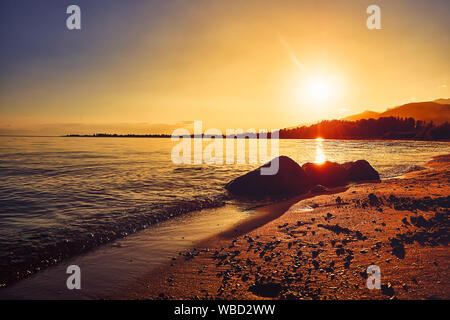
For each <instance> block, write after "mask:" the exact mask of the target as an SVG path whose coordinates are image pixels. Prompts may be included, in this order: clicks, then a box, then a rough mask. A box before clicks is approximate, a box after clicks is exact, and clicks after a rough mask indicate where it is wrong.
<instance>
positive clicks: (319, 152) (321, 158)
mask: <svg viewBox="0 0 450 320" xmlns="http://www.w3.org/2000/svg"><path fill="white" fill-rule="evenodd" d="M322 142H323V138H316V159H315V160H314V163H317V164H322V163H324V162H325V161H326V160H327V157H326V156H325V153H324V152H323V145H322Z"/></svg>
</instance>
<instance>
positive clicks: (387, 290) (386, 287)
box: [381, 282, 395, 297]
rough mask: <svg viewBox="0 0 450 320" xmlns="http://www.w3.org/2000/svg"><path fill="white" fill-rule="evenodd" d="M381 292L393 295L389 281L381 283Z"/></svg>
mask: <svg viewBox="0 0 450 320" xmlns="http://www.w3.org/2000/svg"><path fill="white" fill-rule="evenodd" d="M381 292H382V293H383V294H384V295H387V296H389V297H393V296H394V295H395V290H394V287H393V286H392V285H391V283H390V282H388V283H387V284H382V285H381Z"/></svg>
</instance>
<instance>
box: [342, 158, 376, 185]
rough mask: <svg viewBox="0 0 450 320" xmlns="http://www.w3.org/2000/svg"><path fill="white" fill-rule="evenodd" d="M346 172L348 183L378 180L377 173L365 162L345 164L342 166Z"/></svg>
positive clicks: (358, 161)
mask: <svg viewBox="0 0 450 320" xmlns="http://www.w3.org/2000/svg"><path fill="white" fill-rule="evenodd" d="M342 166H343V167H344V168H345V170H346V171H347V180H348V181H373V180H377V181H379V180H380V175H379V174H378V172H377V171H376V170H375V169H374V168H373V167H372V166H371V165H370V164H369V162H367V161H366V160H357V161H354V162H346V163H344V164H343V165H342Z"/></svg>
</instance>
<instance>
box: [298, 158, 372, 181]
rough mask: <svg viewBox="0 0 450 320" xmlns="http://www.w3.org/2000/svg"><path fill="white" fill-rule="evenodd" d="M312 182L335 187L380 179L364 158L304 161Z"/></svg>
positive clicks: (304, 166)
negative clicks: (343, 160) (346, 160)
mask: <svg viewBox="0 0 450 320" xmlns="http://www.w3.org/2000/svg"><path fill="white" fill-rule="evenodd" d="M302 168H303V170H305V172H306V174H307V175H308V177H309V178H310V180H311V182H312V183H313V184H321V185H323V186H326V187H329V188H330V187H337V186H343V185H346V184H348V183H349V182H352V181H353V182H357V181H380V175H379V174H378V172H377V171H376V170H375V169H374V168H373V167H372V166H371V165H370V164H369V162H367V161H366V160H358V161H353V162H346V163H344V164H339V163H336V162H331V161H326V162H324V163H323V164H317V163H305V164H304V165H303V166H302Z"/></svg>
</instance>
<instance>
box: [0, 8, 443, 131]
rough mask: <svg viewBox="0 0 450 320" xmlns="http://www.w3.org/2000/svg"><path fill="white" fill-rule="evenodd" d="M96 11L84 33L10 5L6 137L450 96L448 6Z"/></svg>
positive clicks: (247, 120) (225, 124) (51, 14)
mask: <svg viewBox="0 0 450 320" xmlns="http://www.w3.org/2000/svg"><path fill="white" fill-rule="evenodd" d="M91 2H92V1H91ZM95 2H96V4H95V5H94V4H89V2H86V3H84V2H83V1H81V2H80V7H81V11H82V30H81V31H68V30H66V29H65V21H64V19H65V16H64V15H65V8H64V7H62V6H61V7H58V8H45V7H42V8H38V9H37V10H38V11H37V12H40V13H41V20H39V19H38V18H35V19H37V20H32V21H31V22H30V23H35V24H34V27H35V29H32V28H31V29H30V28H25V27H23V26H22V27H19V26H18V25H19V23H20V22H21V21H22V22H23V20H24V19H25V18H26V17H23V16H21V13H19V12H22V11H19V10H17V11H14V10H15V8H10V10H11V12H13V14H12V13H11V12H10V13H9V16H11V18H10V19H6V20H5V19H3V20H2V25H1V26H2V29H4V27H5V25H7V24H8V23H10V24H11V25H10V26H9V27H8V31H3V32H4V33H5V32H6V36H5V39H6V40H7V44H8V49H7V50H6V53H5V52H4V53H3V54H2V55H1V57H2V67H5V68H6V69H4V70H6V72H5V73H4V74H3V75H2V79H1V82H2V83H1V87H0V94H1V96H2V98H1V114H2V116H1V118H0V119H1V120H0V127H1V128H2V129H8V130H9V129H10V130H19V131H20V130H22V129H24V128H27V127H28V128H30V127H33V126H34V127H35V126H38V125H43V124H52V125H54V127H55V128H56V127H57V128H58V129H57V130H56V129H55V130H56V131H58V130H59V131H64V124H69V123H70V124H71V126H75V127H71V130H72V133H75V132H73V131H74V130H75V131H76V130H77V129H76V124H82V125H83V130H82V131H83V133H86V131H89V130H90V129H89V128H91V130H97V129H98V128H99V125H105V126H108V128H110V129H111V130H114V125H115V124H121V125H122V126H123V124H125V123H126V124H127V129H126V130H128V131H130V130H133V123H140V125H139V133H141V132H142V123H148V124H149V128H154V130H155V131H158V133H159V132H161V131H165V130H164V129H163V128H164V124H168V126H167V128H168V130H167V133H171V130H172V126H173V125H174V124H177V123H180V122H182V121H191V120H202V121H203V122H204V127H205V128H211V127H214V128H219V129H225V128H244V129H248V128H255V129H262V128H267V129H272V128H282V127H289V126H294V125H297V124H302V123H311V122H315V121H318V120H321V119H331V118H341V117H344V116H347V115H350V114H354V113H358V112H361V111H364V110H367V109H370V110H374V111H383V110H384V109H386V108H387V107H392V106H396V105H400V104H404V103H407V102H411V101H427V100H434V99H436V98H447V97H449V96H450V91H449V88H448V86H449V74H450V66H449V59H448V57H449V56H448V52H449V49H450V47H449V33H450V23H449V21H448V17H447V15H448V12H449V9H450V8H449V7H450V5H449V3H448V1H414V0H409V1H408V0H405V1H402V0H398V1H380V0H376V1H363V0H343V1H299V0H296V1H280V0H277V1H275V0H273V1H264V0H258V1H256V0H255V1H245V0H244V1H239V2H238V1H225V0H221V1H218V0H208V1H206V0H193V1H181V0H180V1H177V0H173V1H172V0H171V1H164V2H153V1H148V2H143V1H137V0H136V1H129V2H126V4H125V2H122V3H120V2H117V1H110V2H107V1H95ZM116 2H117V3H116ZM370 4H378V5H379V6H380V7H381V24H382V29H381V30H368V29H367V27H366V19H367V17H368V14H366V8H367V6H368V5H370ZM35 5H36V6H39V4H35ZM41 6H42V5H41ZM124 6H127V7H124ZM34 12H35V13H36V11H34ZM58 12H59V13H60V14H61V15H62V16H63V17H62V19H61V17H59V16H58ZM46 15H48V17H46ZM55 17H57V18H55ZM12 19H15V20H14V21H13V20H12ZM52 19H54V20H52ZM27 21H28V20H27ZM22 25H23V24H22ZM8 41H9V43H8ZM21 50H27V52H26V53H24V52H22V51H21ZM151 124H154V125H155V126H153V127H152V126H151ZM56 125H59V126H56ZM90 126H91V127H90ZM156 128H157V129H156ZM56 131H55V132H56ZM0 133H1V132H0ZM63 133H70V132H58V134H63ZM92 133H93V132H92Z"/></svg>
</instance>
